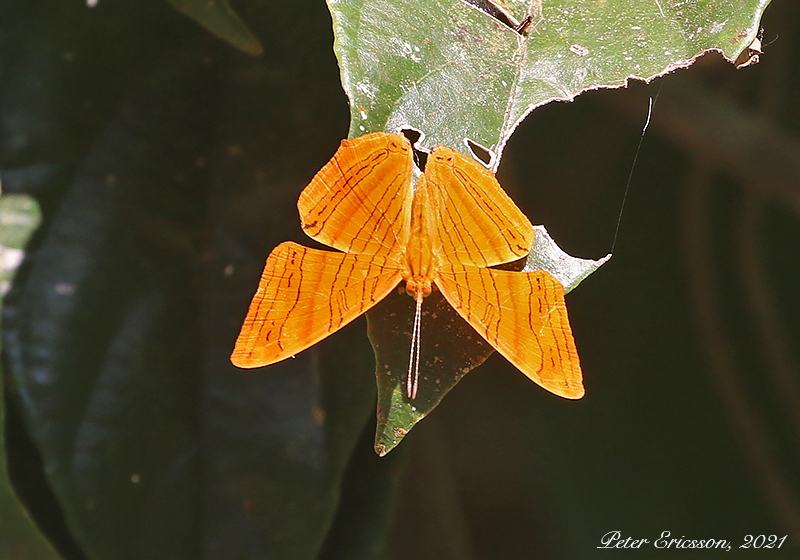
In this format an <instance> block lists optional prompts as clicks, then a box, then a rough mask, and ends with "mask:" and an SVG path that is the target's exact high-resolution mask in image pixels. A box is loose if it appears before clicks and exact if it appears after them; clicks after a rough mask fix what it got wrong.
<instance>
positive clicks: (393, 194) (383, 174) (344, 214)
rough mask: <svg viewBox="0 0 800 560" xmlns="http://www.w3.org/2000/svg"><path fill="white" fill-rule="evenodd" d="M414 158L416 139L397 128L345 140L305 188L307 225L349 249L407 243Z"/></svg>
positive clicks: (302, 205) (382, 249)
mask: <svg viewBox="0 0 800 560" xmlns="http://www.w3.org/2000/svg"><path fill="white" fill-rule="evenodd" d="M413 161H414V158H413V154H412V151H411V145H410V144H409V143H408V140H406V139H405V137H403V136H400V135H398V134H386V133H383V132H376V133H373V134H365V135H364V136H360V137H358V138H354V139H352V140H343V141H342V144H341V146H340V147H339V149H338V150H337V151H336V153H335V154H334V156H333V157H332V158H331V160H330V161H329V162H328V163H326V164H325V166H324V167H323V168H322V169H320V170H319V172H318V173H317V174H316V175H315V176H314V178H313V179H312V180H311V183H309V185H308V186H307V187H306V188H305V189H304V190H303V192H302V193H301V194H300V199H299V200H298V201H297V208H298V210H299V211H300V222H301V224H302V226H303V230H304V231H305V232H306V234H308V236H309V237H311V238H312V239H316V240H317V241H319V242H320V243H324V244H325V245H328V246H329V247H334V248H336V249H339V250H340V251H345V252H347V253H360V254H369V255H385V254H388V253H389V252H392V251H395V250H399V249H400V247H401V246H402V247H404V246H405V243H406V239H405V238H404V236H405V235H407V233H406V232H407V231H408V222H409V220H410V213H409V209H410V207H411V199H412V197H413V191H412V188H411V171H412V165H413Z"/></svg>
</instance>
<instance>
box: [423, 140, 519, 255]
mask: <svg viewBox="0 0 800 560" xmlns="http://www.w3.org/2000/svg"><path fill="white" fill-rule="evenodd" d="M425 176H426V177H427V179H428V180H427V188H428V189H430V191H431V195H430V197H429V198H430V199H431V209H432V210H433V211H434V212H435V213H436V221H437V226H436V233H437V237H438V242H437V246H435V248H434V251H435V252H436V253H437V255H438V256H439V257H440V259H441V260H442V261H445V262H459V263H462V264H472V265H476V266H494V265H497V264H503V263H507V262H510V261H513V260H516V259H518V258H520V257H523V256H525V255H527V254H528V252H529V251H530V249H531V246H532V245H533V236H534V229H533V226H532V225H531V223H530V221H529V220H528V218H526V217H525V214H523V213H522V211H521V210H520V209H519V208H517V206H516V204H514V201H513V200H511V198H509V196H508V195H507V194H506V192H505V191H504V190H503V189H502V187H501V186H500V184H499V183H498V182H497V179H495V177H494V175H493V174H492V173H491V172H490V171H489V170H488V169H486V168H485V167H483V166H482V165H481V164H479V163H478V162H476V161H474V160H472V159H470V158H468V157H466V156H464V155H462V154H460V153H459V152H456V151H455V150H452V149H450V148H448V147H446V146H437V147H436V148H434V150H433V152H432V153H431V155H430V156H429V157H428V161H427V164H426V167H425Z"/></svg>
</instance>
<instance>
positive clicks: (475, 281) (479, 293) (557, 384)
mask: <svg viewBox="0 0 800 560" xmlns="http://www.w3.org/2000/svg"><path fill="white" fill-rule="evenodd" d="M434 281H435V283H436V285H437V286H438V287H439V289H440V290H441V292H442V294H443V295H444V297H445V299H446V300H447V301H448V303H450V305H452V306H453V307H454V308H455V310H456V311H457V312H458V314H459V315H461V316H462V317H463V318H464V319H465V320H466V321H467V322H468V323H469V324H470V325H472V327H473V328H474V329H475V330H476V331H478V333H480V334H481V335H482V336H483V337H484V338H485V339H486V341H487V342H488V343H489V344H491V345H492V346H493V347H494V348H495V350H497V351H498V352H499V353H500V354H501V355H503V356H504V357H505V358H506V359H507V360H508V361H509V362H511V363H512V364H514V366H516V367H517V368H518V369H519V370H520V371H522V373H524V374H525V375H527V376H528V377H529V378H530V379H531V380H533V381H534V382H535V383H537V384H538V385H540V386H542V387H544V388H545V389H547V390H548V391H550V392H552V393H555V394H556V395H559V396H561V397H565V398H568V399H579V398H581V397H582V396H583V394H584V389H583V375H582V373H581V367H580V361H579V360H578V351H577V350H576V348H575V341H574V339H573V338H572V329H571V328H570V325H569V319H568V317H567V306H566V303H565V301H564V288H563V287H562V286H561V284H560V283H559V282H558V280H556V279H555V278H553V276H551V275H550V274H549V273H547V272H544V271H536V272H511V271H506V270H493V269H488V268H479V267H475V266H469V265H459V264H450V265H447V264H444V265H441V266H440V267H439V269H438V274H437V276H436V278H435V280H434Z"/></svg>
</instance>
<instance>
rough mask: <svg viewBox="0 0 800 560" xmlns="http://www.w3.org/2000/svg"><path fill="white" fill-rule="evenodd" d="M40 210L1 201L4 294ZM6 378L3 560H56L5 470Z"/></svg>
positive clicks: (0, 423)
mask: <svg viewBox="0 0 800 560" xmlns="http://www.w3.org/2000/svg"><path fill="white" fill-rule="evenodd" d="M40 220H41V213H40V211H39V206H38V205H37V204H36V201H34V200H33V199H32V198H30V197H29V196H25V195H7V196H2V197H0V263H2V291H3V293H5V292H6V291H7V290H8V286H9V285H10V282H11V279H12V278H13V276H14V272H15V271H16V268H17V266H19V263H20V262H22V257H23V255H24V251H23V249H24V247H25V244H26V243H27V242H28V239H29V238H30V236H31V234H32V233H33V231H34V230H35V229H36V227H37V226H38V225H39V222H40ZM3 388H4V383H3V375H2V371H0V527H2V530H0V558H13V559H16V560H29V559H30V560H47V559H51V558H52V559H56V558H58V557H59V556H58V554H56V552H55V551H54V550H53V547H52V546H51V545H50V543H49V542H48V540H47V539H46V538H45V537H44V536H43V535H42V534H41V533H40V532H39V528H38V527H37V526H36V524H35V523H34V522H33V520H31V518H30V516H29V515H28V512H27V511H26V509H25V506H23V505H22V503H21V502H20V501H19V499H18V498H17V496H16V494H15V493H14V489H13V488H12V487H11V481H10V480H9V478H8V471H7V468H6V448H5V441H4V438H3V435H4V434H5V426H4V424H5V413H4V410H3V403H4V402H5V400H4V396H3Z"/></svg>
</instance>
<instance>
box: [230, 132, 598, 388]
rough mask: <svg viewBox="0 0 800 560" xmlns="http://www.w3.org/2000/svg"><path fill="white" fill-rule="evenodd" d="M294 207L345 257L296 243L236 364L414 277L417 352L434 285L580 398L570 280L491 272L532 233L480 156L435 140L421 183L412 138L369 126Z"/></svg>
mask: <svg viewBox="0 0 800 560" xmlns="http://www.w3.org/2000/svg"><path fill="white" fill-rule="evenodd" d="M298 210H299V212H300V220H301V225H302V227H303V230H304V231H305V232H306V234H308V235H309V236H310V237H312V238H313V239H316V240H317V241H319V242H321V243H323V244H325V245H328V246H330V247H333V248H334V249H338V250H339V251H341V252H339V253H337V252H333V251H320V250H316V249H310V248H307V247H303V246H301V245H298V244H296V243H291V242H286V243H282V244H281V245H279V246H278V247H277V248H276V249H275V250H274V251H273V252H272V253H271V254H270V256H269V258H268V259H267V264H266V266H265V268H264V273H263V274H262V278H261V282H260V284H259V288H258V291H257V293H256V295H255V296H254V298H253V301H252V303H251V306H250V310H249V312H248V315H247V318H246V319H245V322H244V324H243V326H242V330H241V333H240V335H239V338H238V339H237V342H236V347H235V349H234V352H233V355H232V356H231V361H232V362H233V363H234V365H237V366H239V367H259V366H263V365H268V364H271V363H274V362H277V361H280V360H283V359H285V358H288V357H290V356H292V355H294V354H296V353H297V352H300V351H302V350H304V349H305V348H307V347H309V346H311V345H313V344H315V343H316V342H318V341H319V340H321V339H322V338H325V337H326V336H328V335H329V334H331V333H333V332H335V331H336V330H338V329H339V328H341V327H342V326H344V325H345V324H347V323H349V322H350V321H352V320H353V319H355V318H356V317H358V316H359V315H361V314H362V313H364V312H365V311H366V310H367V309H369V308H370V307H372V306H373V305H375V304H376V303H378V302H379V301H380V300H382V299H383V298H384V297H386V295H388V294H389V293H390V292H391V291H392V290H393V289H394V288H395V287H397V285H398V284H400V283H401V282H405V289H406V292H407V293H408V294H409V295H410V296H412V297H413V298H414V299H415V301H416V303H417V320H416V322H415V333H416V335H415V336H417V339H416V344H417V347H416V352H417V354H416V355H417V360H418V356H419V315H420V312H419V310H420V307H421V305H422V301H423V299H424V298H425V297H426V296H427V295H429V294H430V293H431V291H432V290H433V289H434V286H435V287H436V288H438V289H439V290H440V291H441V292H442V294H443V295H444V297H445V299H446V300H447V301H448V303H450V304H451V305H452V306H453V307H454V308H455V309H456V311H457V312H458V313H459V314H460V315H461V316H462V317H463V318H464V319H465V320H466V321H467V322H468V323H469V324H470V325H471V326H472V327H473V328H475V329H476V330H477V331H478V333H480V334H481V336H483V337H484V338H485V339H486V340H487V341H488V342H489V343H490V344H491V345H492V346H493V347H494V348H495V349H496V350H497V351H498V352H500V353H501V354H502V355H503V356H505V357H506V358H507V359H509V361H511V362H512V363H513V364H514V365H515V366H517V367H518V368H519V369H520V370H521V371H523V373H525V374H526V375H528V377H530V378H531V379H532V380H533V381H535V382H536V383H538V384H539V385H541V386H542V387H544V388H546V389H548V390H549V391H551V392H554V393H556V394H558V395H561V396H563V397H567V398H579V397H581V396H582V395H583V385H582V380H581V371H580V365H579V361H578V356H577V351H576V350H575V345H574V341H573V339H572V333H571V329H570V327H569V321H568V319H567V313H566V305H565V303H564V291H563V288H562V287H561V285H560V284H559V283H558V281H557V280H555V279H554V278H553V277H552V276H551V275H550V274H548V273H547V272H544V271H537V272H528V273H521V272H511V271H503V270H495V269H492V268H489V267H492V266H495V265H499V264H504V263H508V262H511V261H513V260H517V259H519V258H521V257H523V256H525V255H526V254H527V253H528V251H529V250H530V247H531V246H532V243H533V237H534V229H533V226H532V225H531V224H530V222H529V221H528V219H527V218H526V217H525V215H524V214H522V212H521V211H520V210H519V209H518V208H517V207H516V205H515V204H514V203H513V201H512V200H511V199H510V198H509V197H508V195H506V193H505V192H504V191H503V190H502V188H501V187H500V185H499V184H498V183H497V181H496V180H495V178H494V175H492V173H491V172H489V171H488V170H487V169H485V168H484V167H483V166H481V165H480V164H479V163H477V162H475V161H473V160H471V159H469V158H467V157H465V156H463V155H461V154H459V153H458V152H455V151H454V150H452V149H450V148H447V147H445V146H437V147H436V148H434V149H433V150H432V152H431V154H430V156H429V157H428V161H427V165H426V169H425V172H424V173H423V174H421V175H420V176H419V178H418V179H417V182H416V188H415V187H414V185H413V153H412V149H411V146H410V144H409V143H408V141H407V140H406V139H405V138H404V137H403V136H400V135H396V134H386V133H373V134H367V135H365V136H362V137H359V138H356V139H353V140H346V141H343V142H342V146H341V147H340V148H339V150H338V151H337V152H336V154H335V155H334V156H333V158H331V160H330V161H329V162H328V163H327V164H326V165H325V166H324V167H323V168H322V169H321V170H320V171H319V172H318V173H317V175H316V176H315V177H314V179H313V180H312V181H311V183H310V184H309V185H308V186H307V187H306V188H305V189H304V190H303V192H302V193H301V195H300V198H299V200H298ZM411 354H412V358H413V355H414V337H413V336H412V350H411ZM409 379H410V377H409ZM415 392H416V385H414V390H413V393H414V394H415ZM409 396H412V388H411V381H409Z"/></svg>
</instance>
